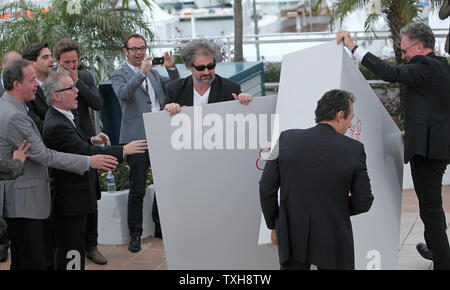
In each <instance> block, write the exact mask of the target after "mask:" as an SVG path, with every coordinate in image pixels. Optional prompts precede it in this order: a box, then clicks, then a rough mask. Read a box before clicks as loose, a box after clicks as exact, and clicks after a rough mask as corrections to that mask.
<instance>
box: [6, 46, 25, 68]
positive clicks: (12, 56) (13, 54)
mask: <svg viewBox="0 0 450 290" xmlns="http://www.w3.org/2000/svg"><path fill="white" fill-rule="evenodd" d="M21 58H22V55H21V54H20V53H18V52H17V51H15V50H9V51H7V52H5V53H4V54H3V56H2V68H4V67H5V66H6V65H7V64H8V63H9V62H11V61H13V60H15V59H21Z"/></svg>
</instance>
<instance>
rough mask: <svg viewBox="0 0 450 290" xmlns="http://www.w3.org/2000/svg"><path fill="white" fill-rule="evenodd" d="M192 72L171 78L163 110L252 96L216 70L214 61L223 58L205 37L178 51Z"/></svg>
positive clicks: (246, 100) (242, 102)
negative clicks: (183, 76) (178, 77)
mask: <svg viewBox="0 0 450 290" xmlns="http://www.w3.org/2000/svg"><path fill="white" fill-rule="evenodd" d="M180 54H181V57H182V59H183V62H184V64H185V65H186V67H187V68H188V69H189V70H190V71H191V72H192V75H191V76H189V77H187V78H184V79H180V80H177V81H172V82H171V83H170V84H169V86H168V90H167V96H166V100H165V106H164V110H167V111H168V112H169V113H170V114H171V115H174V114H176V113H178V112H180V109H181V107H184V106H199V105H203V104H211V103H218V102H225V101H233V100H239V101H240V102H241V104H245V105H247V104H248V103H249V102H250V101H251V100H252V96H251V95H249V94H246V93H241V86H240V85H239V84H237V83H235V82H233V81H231V80H228V79H225V78H222V77H221V76H219V75H218V74H216V73H215V67H216V63H218V62H220V61H221V60H222V56H221V52H220V47H219V46H218V45H216V44H214V43H211V42H209V41H207V40H204V39H198V40H193V41H190V42H188V43H187V44H186V45H185V46H184V47H183V49H182V50H181V52H180Z"/></svg>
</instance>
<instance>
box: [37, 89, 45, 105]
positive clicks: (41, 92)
mask: <svg viewBox="0 0 450 290" xmlns="http://www.w3.org/2000/svg"><path fill="white" fill-rule="evenodd" d="M36 97H38V98H39V100H40V101H41V102H42V103H44V104H47V101H46V99H45V94H44V90H42V88H41V86H38V87H37V89H36Z"/></svg>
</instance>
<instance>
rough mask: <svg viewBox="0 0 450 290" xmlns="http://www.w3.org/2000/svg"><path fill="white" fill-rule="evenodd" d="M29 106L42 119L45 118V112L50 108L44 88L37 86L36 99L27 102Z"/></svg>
mask: <svg viewBox="0 0 450 290" xmlns="http://www.w3.org/2000/svg"><path fill="white" fill-rule="evenodd" d="M26 104H27V107H28V108H29V109H30V111H32V112H33V113H34V114H36V116H38V117H39V119H40V120H41V121H44V119H45V113H47V110H48V104H47V98H46V97H45V94H44V90H42V88H41V86H38V87H37V90H36V97H35V98H34V100H32V101H29V102H27V103H26Z"/></svg>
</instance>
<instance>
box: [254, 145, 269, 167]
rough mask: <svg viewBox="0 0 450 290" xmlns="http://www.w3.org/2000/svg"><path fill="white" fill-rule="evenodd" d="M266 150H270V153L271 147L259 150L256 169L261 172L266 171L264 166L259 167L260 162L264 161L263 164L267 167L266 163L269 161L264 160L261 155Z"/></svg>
mask: <svg viewBox="0 0 450 290" xmlns="http://www.w3.org/2000/svg"><path fill="white" fill-rule="evenodd" d="M264 150H269V151H270V147H264V148H261V149H260V150H259V153H258V159H256V168H257V169H258V170H261V171H263V170H264V166H262V167H260V166H259V162H260V161H262V162H264V163H263V164H264V165H265V164H266V163H265V162H266V161H267V159H264V158H262V157H261V153H262V152H263V151H264Z"/></svg>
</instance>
